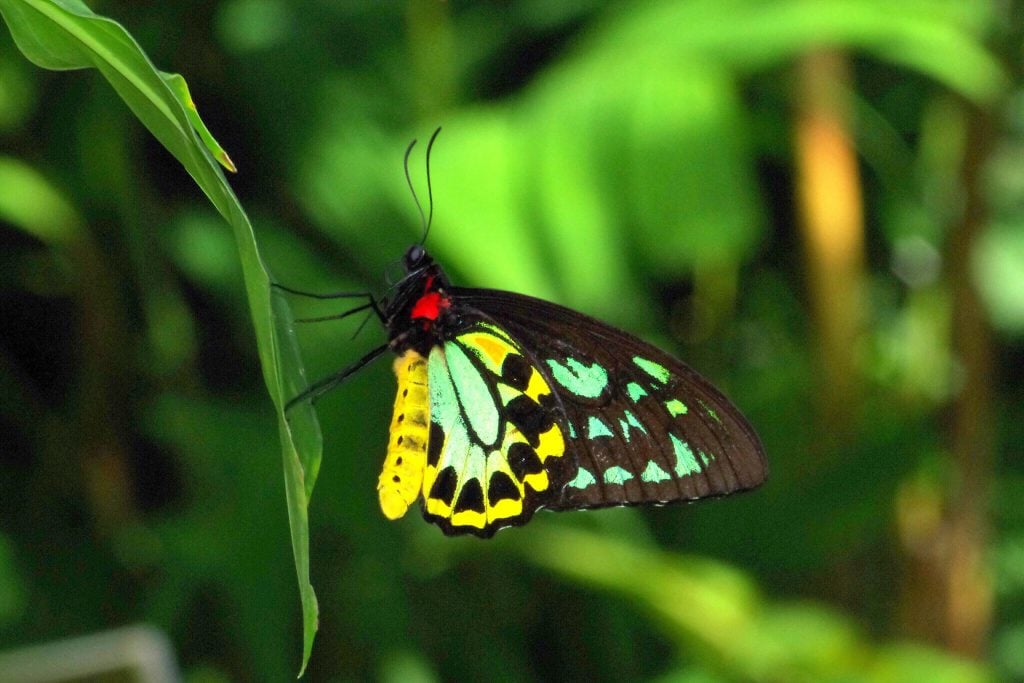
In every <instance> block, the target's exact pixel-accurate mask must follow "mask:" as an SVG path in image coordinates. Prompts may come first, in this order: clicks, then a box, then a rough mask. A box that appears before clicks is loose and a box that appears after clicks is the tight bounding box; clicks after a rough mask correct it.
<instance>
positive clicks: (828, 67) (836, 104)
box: [796, 51, 864, 436]
mask: <svg viewBox="0 0 1024 683" xmlns="http://www.w3.org/2000/svg"><path fill="white" fill-rule="evenodd" d="M798 77H799V104H798V106H799V111H798V116H797V126H796V157H797V159H796V161H797V199H798V202H799V212H800V218H801V220H800V227H801V231H802V238H803V243H804V256H805V259H806V262H805V263H806V268H807V287H808V296H809V298H810V306H811V314H812V317H813V322H814V330H813V332H814V334H815V336H816V337H817V340H816V347H817V349H818V359H817V364H818V386H817V387H816V394H817V400H818V408H819V412H820V414H821V416H822V419H823V420H824V421H825V426H826V429H827V433H828V434H830V435H833V436H839V435H841V434H842V433H843V432H844V431H845V430H846V429H847V428H848V427H849V425H850V423H851V422H852V419H851V418H852V414H853V410H854V408H855V406H856V405H857V402H858V394H859V391H858V384H859V382H858V380H857V368H856V348H857V342H858V338H859V335H860V331H861V318H862V306H863V304H862V293H861V289H862V282H863V277H864V275H863V269H864V223H863V214H862V210H861V186H860V175H859V172H858V169H857V159H856V155H855V152H854V148H853V144H852V142H851V140H850V136H849V133H848V132H847V129H848V125H847V119H848V116H847V104H846V96H847V93H848V92H849V73H848V66H847V63H846V59H845V57H844V56H842V55H841V54H839V53H837V52H831V51H819V52H814V53H811V54H809V55H807V56H806V57H805V58H804V59H803V61H802V62H801V64H800V65H799V69H798Z"/></svg>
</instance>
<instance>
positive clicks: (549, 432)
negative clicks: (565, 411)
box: [422, 324, 572, 536]
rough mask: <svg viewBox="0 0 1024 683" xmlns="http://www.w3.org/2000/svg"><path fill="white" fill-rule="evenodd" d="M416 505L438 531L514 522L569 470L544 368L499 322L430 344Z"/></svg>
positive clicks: (480, 529) (560, 484) (554, 490)
mask: <svg viewBox="0 0 1024 683" xmlns="http://www.w3.org/2000/svg"><path fill="white" fill-rule="evenodd" d="M427 366H428V370H427V374H428V377H429V382H428V384H429V387H430V435H429V439H428V447H427V456H426V467H425V471H424V475H423V485H422V493H423V500H424V505H423V512H424V516H425V517H426V518H427V520H428V521H431V522H434V523H436V524H438V525H439V526H440V527H441V528H442V530H443V531H444V532H445V533H448V534H459V533H472V534H475V535H478V536H490V535H492V534H493V533H494V532H495V531H497V530H498V529H500V528H503V527H506V526H510V525H517V524H524V523H525V522H526V521H528V520H529V519H530V517H531V516H532V515H533V512H534V511H535V510H536V509H537V508H538V507H540V506H541V505H542V504H543V501H546V500H549V499H551V498H553V497H554V496H557V495H559V494H560V492H561V491H562V489H563V488H564V485H565V483H566V482H567V480H568V477H569V476H570V474H571V470H572V463H571V459H570V458H566V457H565V455H566V439H565V436H564V434H563V431H562V420H561V419H559V413H558V411H557V408H556V405H557V402H556V399H555V395H554V392H553V391H552V388H551V386H550V384H549V382H548V380H547V378H546V377H545V374H544V373H543V372H542V371H541V370H540V369H539V368H537V367H536V365H535V364H533V363H531V362H530V361H529V360H528V359H527V357H526V356H525V355H524V354H523V352H522V350H521V349H520V348H519V346H518V345H517V344H516V343H515V342H514V341H513V340H512V339H511V338H510V337H509V336H508V335H507V334H506V333H504V332H502V330H501V329H500V328H497V327H495V326H493V325H488V324H477V325H471V326H469V327H468V328H466V329H464V330H463V331H461V332H459V333H458V334H457V335H455V336H454V337H453V338H452V339H448V340H446V341H445V342H444V343H443V344H440V345H437V346H435V347H434V348H433V349H431V352H430V356H429V359H428V361H427Z"/></svg>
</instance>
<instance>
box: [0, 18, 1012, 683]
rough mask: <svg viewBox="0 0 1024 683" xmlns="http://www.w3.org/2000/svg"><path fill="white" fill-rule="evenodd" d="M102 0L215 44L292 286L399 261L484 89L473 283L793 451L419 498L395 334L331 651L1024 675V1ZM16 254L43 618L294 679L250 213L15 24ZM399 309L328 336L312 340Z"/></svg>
mask: <svg viewBox="0 0 1024 683" xmlns="http://www.w3.org/2000/svg"><path fill="white" fill-rule="evenodd" d="M90 6H91V7H92V9H94V10H95V11H97V12H99V13H101V14H104V15H106V16H109V17H112V18H114V19H116V20H117V21H118V22H120V23H121V24H123V25H124V26H125V27H126V28H127V29H128V30H129V32H130V33H131V34H132V35H133V36H135V38H136V39H137V40H138V41H139V43H140V45H141V46H142V47H143V49H144V50H145V51H146V52H147V53H148V54H149V56H150V57H151V58H152V60H153V62H154V63H155V64H156V65H157V66H158V67H159V68H161V69H164V70H167V71H174V72H178V73H181V74H183V75H184V76H185V77H186V78H187V79H188V81H189V84H190V87H191V91H192V95H193V97H194V98H195V100H196V103H197V105H198V108H199V111H200V113H201V114H202V116H203V118H204V119H205V121H206V123H207V124H208V126H209V127H210V129H211V130H212V131H213V133H214V135H216V136H217V138H218V139H219V141H220V142H221V144H222V145H223V146H224V147H225V148H226V149H227V150H228V152H229V153H230V154H231V157H232V158H233V159H234V161H235V163H236V164H237V166H238V169H239V172H238V174H237V175H233V176H231V178H230V180H231V182H232V185H233V187H234V188H235V190H236V192H237V193H238V195H239V197H240V199H241V201H242V204H243V205H244V206H245V207H246V210H247V211H248V213H249V215H250V218H251V219H252V221H253V224H254V226H255V230H256V237H257V240H258V242H259V244H260V247H261V250H262V252H263V255H264V258H265V259H266V260H267V262H268V265H269V267H270V269H271V271H272V273H273V274H274V276H275V277H276V278H277V279H278V280H279V281H280V282H282V283H285V284H287V285H289V286H291V287H295V288H300V289H304V290H312V291H320V292H331V291H340V290H346V289H353V288H355V289H364V288H367V287H374V288H378V289H379V288H381V287H382V285H383V282H384V280H383V274H384V272H385V270H386V269H387V268H388V267H389V265H390V266H391V267H392V268H393V267H394V265H393V264H394V263H395V262H396V260H397V259H399V258H400V256H401V254H402V253H403V251H404V249H405V248H406V247H407V246H408V245H409V244H410V243H412V242H414V241H415V240H417V239H418V237H419V234H420V225H419V218H418V215H417V214H416V209H415V205H414V204H413V202H412V201H411V199H410V197H409V195H408V191H407V189H406V188H405V181H404V178H403V176H402V153H403V151H404V149H405V147H406V145H407V144H408V142H409V140H411V139H412V138H414V137H419V138H420V139H421V141H423V140H425V138H426V137H428V136H429V134H430V133H431V132H432V130H433V129H434V128H435V127H436V126H437V125H443V126H444V131H443V132H442V133H441V136H440V138H439V139H438V142H437V145H436V147H435V148H434V155H433V163H432V178H433V187H434V196H435V218H434V225H433V228H432V232H431V234H430V239H429V242H428V245H427V246H428V247H429V248H430V250H431V252H432V253H433V254H434V256H435V257H437V258H438V259H439V260H440V261H442V263H444V265H445V267H446V269H447V270H448V272H449V274H450V275H451V276H452V279H453V280H454V281H456V282H457V283H458V284H463V285H472V286H486V287H495V288H501V289H509V290H514V291H519V292H524V293H527V294H532V295H536V296H541V297H544V298H547V299H551V300H554V301H558V302H560V303H563V304H566V305H569V306H572V307H574V308H577V309H579V310H581V311H584V312H586V313H589V314H592V315H595V316H598V317H601V318H603V319H606V320H608V321H609V322H612V323H614V324H616V325H619V326H621V327H623V328H626V329H629V330H631V331H633V332H636V333H638V334H640V335H642V336H643V337H645V338H647V339H649V340H651V341H652V342H655V343H657V344H658V345H660V346H662V347H663V348H665V349H668V350H670V351H672V352H674V353H676V354H678V355H679V356H680V357H681V358H683V359H684V360H686V361H687V362H688V363H689V364H691V365H692V366H693V367H695V368H697V369H698V370H699V371H700V372H701V373H702V374H704V375H706V376H707V377H709V378H710V379H711V380H712V381H714V382H715V383H716V384H717V385H718V386H720V387H721V388H722V389H723V390H724V391H725V392H726V393H727V394H728V395H729V396H730V397H731V398H732V399H733V400H734V401H735V402H736V403H737V405H739V406H740V407H741V409H742V410H743V411H744V412H745V413H746V414H747V416H748V417H749V418H750V420H751V422H752V423H753V424H754V425H755V426H756V428H757V429H758V431H759V433H760V434H761V436H762V438H763V440H764V443H765V446H766V449H767V452H768V455H769V459H770V462H771V468H772V470H771V472H772V474H771V479H770V481H769V482H768V484H767V485H766V486H765V487H763V488H762V489H760V490H758V491H756V492H754V493H750V494H745V495H743V496H739V497H736V498H732V499H725V500H721V501H717V502H710V503H703V504H698V505H693V506H686V507H682V506H669V507H666V508H661V509H643V510H608V511H600V512H588V513H568V514H559V515H554V514H550V513H540V514H539V515H538V516H537V518H536V519H535V520H534V521H533V522H531V524H530V525H529V526H527V527H525V528H522V529H515V530H510V531H505V532H502V533H501V534H499V535H498V537H497V538H495V539H494V540H492V541H488V542H482V541H479V540H476V539H447V538H444V537H443V536H442V535H441V534H440V532H439V531H438V530H437V529H436V528H434V527H432V526H429V525H427V524H425V523H423V522H422V521H421V520H420V519H418V517H419V515H418V514H416V513H415V512H413V513H412V514H410V515H408V516H407V517H406V518H405V519H403V520H401V521H399V522H394V523H391V522H388V521H387V520H385V519H384V517H383V516H382V515H381V514H380V511H379V510H378V509H377V500H376V492H375V486H376V477H377V475H378V473H379V468H380V466H381V463H382V462H383V457H384V450H385V443H386V430H387V425H388V422H389V419H390V406H391V403H392V401H393V398H394V396H393V394H394V380H393V378H392V376H391V374H390V369H389V367H388V363H387V362H380V363H378V364H377V365H375V366H374V367H373V368H371V369H368V370H366V371H365V372H363V373H361V374H359V375H358V376H357V377H355V378H354V379H353V380H352V381H351V382H349V383H348V384H346V385H345V386H343V387H342V388H340V389H338V390H336V391H335V392H333V393H332V394H330V395H328V396H326V397H324V398H323V399H322V400H321V401H320V402H319V404H318V412H319V415H320V418H321V424H322V430H323V434H324V444H325V446H324V460H323V465H322V469H321V472H320V478H319V480H318V485H317V488H316V491H315V494H314V496H313V500H312V504H311V506H310V524H311V542H310V548H311V566H312V581H313V585H314V586H315V587H316V589H317V593H318V597H319V601H320V608H321V615H320V632H319V634H318V637H317V642H316V645H315V647H314V650H313V657H312V660H311V663H310V668H309V673H308V674H307V679H308V680H311V681H321V680H348V679H353V680H358V679H379V680H386V681H412V680H424V681H427V680H493V679H508V680H534V679H540V680H638V679H656V680H666V681H667V680H673V681H701V682H703V681H720V680H722V681H725V680H750V679H756V680H783V681H789V680H809V681H816V680H878V681H889V680H893V681H895V680H900V681H904V680H913V679H915V678H916V679H917V680H922V681H934V680H957V681H958V680H972V681H973V680H987V679H988V678H989V677H996V678H1005V679H1021V678H1024V609H1022V607H1024V495H1022V493H1021V491H1022V485H1024V458H1022V457H1021V453H1022V451H1021V443H1022V441H1024V400H1022V399H1024V396H1022V394H1024V391H1022V388H1021V387H1022V380H1024V371H1022V369H1024V171H1022V169H1024V165H1022V159H1024V92H1022V90H1021V79H1020V65H1021V56H1022V51H1021V33H1020V30H1021V26H1022V5H1021V3H1019V2H994V1H993V2H981V1H979V2H971V3H963V2H953V1H943V0H927V1H926V0H908V1H907V2H901V3H892V2H881V0H850V1H846V2H839V1H838V0H827V1H822V2H817V3H807V2H797V1H795V0H794V1H787V0H778V1H776V2H754V1H753V0H732V1H730V2H710V1H707V0H694V1H691V2H670V1H668V0H646V1H644V2H637V3H631V4H629V5H628V6H626V7H622V6H620V5H619V4H618V3H607V4H606V3H604V2H597V1H594V0H576V1H574V2H548V1H546V0H521V1H519V2H499V3H477V2H465V1H456V0H452V1H450V2H435V1H434V0H410V1H409V2H355V1H353V2H326V1H318V2H303V3H289V2H284V1H283V0H231V1H228V2H215V3H207V2H191V1H182V2H174V3H139V2H94V3H91V5H90ZM418 151H419V152H420V153H421V152H422V142H421V146H420V147H419V150H418ZM421 163H422V156H420V154H414V156H413V167H412V170H413V176H414V180H415V181H416V182H417V183H418V184H420V186H421V187H422V184H423V174H422V166H420V165H419V164H421ZM0 244H2V247H0V647H2V648H3V649H14V648H18V647H22V646H27V645H30V644H39V643H45V642H48V641H53V640H57V639H62V638H66V637H69V636H78V635H83V634H89V633H94V632H98V631H102V630H105V629H109V628H115V627H118V626H122V625H125V624H133V623H148V624H151V625H153V626H156V627H157V628H159V629H160V630H162V631H163V632H165V633H166V634H167V635H168V637H169V638H170V641H171V643H172V644H173V647H174V649H175V652H176V656H177V657H178V660H179V662H180V665H181V670H182V672H183V674H184V676H185V679H186V680H189V681H221V680H225V681H226V680H273V681H276V680H287V679H290V678H292V677H294V675H295V673H296V671H297V670H298V665H299V653H300V645H301V620H300V609H299V601H298V591H297V588H296V581H295V569H294V565H293V563H292V553H291V546H290V541H289V537H288V529H287V515H286V507H285V501H284V487H283V486H282V476H281V455H280V450H279V441H278V436H277V432H276V419H275V416H274V412H273V408H272V405H271V402H270V400H269V398H268V396H267V394H266V389H265V388H264V385H263V383H262V378H261V373H260V369H259V366H258V362H259V361H258V356H257V353H256V348H255V343H254V336H253V331H252V323H251V320H250V319H249V313H248V307H247V305H246V302H245V297H244V289H243V285H242V280H241V275H240V268H239V266H238V256H237V251H236V247H235V244H234V239H233V237H232V234H231V232H230V230H229V229H228V227H227V226H226V225H225V224H224V223H223V221H222V220H221V219H220V218H219V216H218V215H217V214H216V213H215V211H214V209H213V208H212V207H211V205H210V204H209V202H208V201H207V200H206V198H205V197H204V196H203V195H202V193H201V192H200V191H199V190H198V189H197V188H196V186H195V184H194V183H193V182H192V180H191V178H189V176H188V175H187V174H186V173H185V172H184V171H183V170H181V168H180V166H179V165H178V164H177V162H175V160H174V159H173V158H172V157H171V156H170V155H169V154H168V153H167V152H166V151H164V149H163V148H162V147H161V146H160V145H159V144H158V143H157V142H156V141H154V140H153V139H152V138H151V137H150V136H149V134H148V133H147V132H146V130H145V129H144V128H143V127H142V126H141V125H140V124H139V123H138V121H137V120H135V119H134V117H133V116H132V115H131V113H130V112H129V111H128V110H127V109H126V108H125V107H124V105H123V104H122V103H121V102H120V101H119V99H118V98H117V96H116V95H115V94H114V92H113V91H112V90H111V89H110V88H109V87H108V85H107V84H106V82H105V81H104V80H103V79H102V78H100V77H99V75H97V74H96V73H95V72H91V71H88V72H71V73H54V72H48V71H43V70H40V69H38V68H36V67H34V66H33V65H32V64H30V63H29V62H28V61H26V60H25V59H24V58H22V56H21V55H20V53H19V52H18V50H17V49H16V47H15V45H14V43H13V42H12V41H11V40H10V38H9V34H7V33H4V34H3V35H2V37H0ZM295 304H296V308H297V310H298V312H299V314H301V315H326V314H329V313H331V312H336V311H337V310H338V309H337V308H333V307H332V305H329V304H327V305H319V306H314V305H310V304H309V303H308V302H304V301H295ZM357 325H358V321H357V320H349V321H347V322H343V323H323V324H319V325H306V326H301V327H300V329H299V330H298V333H299V336H300V339H301V341H302V344H303V348H304V353H305V357H306V361H307V364H308V367H309V369H310V374H311V375H312V376H321V375H325V374H328V373H329V372H331V371H332V370H334V369H337V368H339V367H341V366H343V365H344V364H346V363H348V362H351V361H352V360H354V359H356V358H358V357H359V356H360V355H362V353H364V352H365V351H366V350H368V349H369V348H371V347H372V346H375V345H376V344H378V343H379V341H380V339H381V337H382V332H381V331H380V330H379V329H377V326H376V325H375V321H372V320H371V321H370V324H369V325H368V326H367V328H366V329H365V330H364V331H363V332H362V333H361V334H360V335H359V336H358V337H357V338H356V339H355V340H353V339H352V338H351V337H352V335H353V333H354V331H355V329H356V327H357ZM0 678H2V676H0Z"/></svg>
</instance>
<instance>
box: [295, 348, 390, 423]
mask: <svg viewBox="0 0 1024 683" xmlns="http://www.w3.org/2000/svg"><path fill="white" fill-rule="evenodd" d="M388 348H389V347H388V345H387V344H382V345H380V346H378V347H377V348H375V349H374V350H372V351H370V352H369V353H368V354H366V355H365V356H363V357H362V358H360V359H359V360H357V361H356V362H355V363H353V364H352V365H350V366H348V367H347V368H345V369H344V370H340V371H338V372H336V373H334V374H333V375H328V376H327V377H324V378H323V379H320V380H318V381H316V382H313V383H312V384H310V385H309V386H308V387H306V390H305V391H303V392H302V393H300V394H299V395H298V396H295V397H294V398H292V399H291V400H290V401H288V403H286V404H285V406H284V409H285V412H288V410H289V409H290V408H291V407H292V406H294V405H295V404H296V403H299V402H300V401H305V400H306V399H309V400H310V401H316V400H317V399H318V398H320V397H321V396H323V395H324V394H326V393H327V392H328V391H330V390H331V389H333V388H334V387H336V386H338V385H339V384H341V383H342V382H344V381H345V380H346V379H348V378H349V377H351V376H352V375H353V374H355V373H356V372H357V371H359V370H360V369H362V368H364V367H366V366H367V365H369V364H370V363H372V362H373V361H375V360H377V359H378V358H380V356H382V355H383V354H384V352H386V351H387V350H388Z"/></svg>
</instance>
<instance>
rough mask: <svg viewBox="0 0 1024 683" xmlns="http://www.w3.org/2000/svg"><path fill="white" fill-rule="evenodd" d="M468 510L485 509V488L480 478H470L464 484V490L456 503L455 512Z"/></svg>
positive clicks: (479, 510)
mask: <svg viewBox="0 0 1024 683" xmlns="http://www.w3.org/2000/svg"><path fill="white" fill-rule="evenodd" d="M466 510H472V511H473V512H483V511H484V490H483V487H482V486H480V480H479V479H470V480H469V481H467V482H466V483H465V484H463V485H462V492H461V493H460V494H459V500H458V501H456V503H455V508H454V512H465V511H466Z"/></svg>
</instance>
